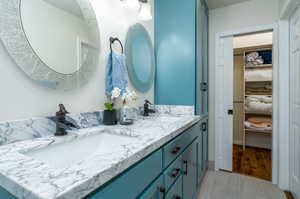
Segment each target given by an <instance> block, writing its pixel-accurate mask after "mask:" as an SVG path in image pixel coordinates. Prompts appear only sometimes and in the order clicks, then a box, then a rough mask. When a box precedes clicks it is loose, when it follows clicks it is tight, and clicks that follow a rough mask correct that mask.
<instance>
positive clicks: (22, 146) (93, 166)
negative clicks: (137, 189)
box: [0, 114, 200, 199]
mask: <svg viewBox="0 0 300 199" xmlns="http://www.w3.org/2000/svg"><path fill="white" fill-rule="evenodd" d="M199 120H200V117H198V116H193V115H181V116H171V115H162V114H161V115H155V116H151V117H147V118H142V117H141V118H140V119H138V120H137V121H136V122H135V123H134V124H133V125H131V126H120V125H116V126H97V127H93V128H87V129H81V130H78V131H72V132H69V135H67V136H64V137H53V136H48V137H44V138H37V139H32V140H27V141H21V142H16V143H12V144H7V145H3V146H1V147H0V185H1V186H2V187H3V188H5V189H6V190H8V191H9V192H11V193H12V194H14V195H15V196H16V197H18V198H20V199H54V198H55V199H80V198H83V197H84V196H86V195H88V194H89V193H91V192H92V191H94V190H96V189H97V188H99V187H100V186H101V185H103V184H104V183H106V182H108V181H109V180H111V179H112V178H114V177H115V176H117V175H119V174H120V173H122V172H123V171H125V170H126V169H127V168H129V167H130V166H132V165H133V164H135V163H137V162H138V161H140V160H142V159H143V158H144V157H146V156H147V155H149V154H150V153H152V152H154V151H155V150H156V149H158V148H160V147H161V146H162V145H164V144H165V143H166V142H168V141H170V140H171V139H172V138H174V137H176V136H177V135H179V134H180V133H182V132H183V131H184V130H185V129H187V128H189V127H190V126H192V125H193V124H195V123H196V122H198V121H199ZM100 133H111V134H115V135H124V136H130V137H133V138H134V139H132V142H130V143H129V144H126V145H123V146H122V147H116V148H112V149H111V150H110V152H109V153H107V154H104V155H103V154H97V151H96V152H95V153H93V154H92V155H91V156H89V157H88V158H86V159H84V160H82V161H80V162H78V163H75V164H72V165H71V166H69V167H66V168H54V167H52V166H50V165H48V164H46V163H44V162H41V161H38V160H36V159H33V158H32V157H30V156H27V155H25V153H26V152H30V151H35V150H37V149H41V148H44V147H47V146H52V145H56V144H59V143H65V142H72V141H74V140H78V139H81V138H83V137H87V136H91V135H94V134H100ZM70 153H72V151H70Z"/></svg>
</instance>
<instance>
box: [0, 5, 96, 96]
mask: <svg viewBox="0 0 300 199" xmlns="http://www.w3.org/2000/svg"><path fill="white" fill-rule="evenodd" d="M0 13H1V14H0V21H2V22H3V23H2V22H1V23H0V29H1V30H0V36H1V39H2V41H3V43H4V45H5V46H6V48H7V50H8V52H9V53H10V55H11V56H12V57H13V58H14V59H15V62H16V63H17V64H18V65H19V66H20V67H21V68H22V69H23V71H24V72H25V73H26V74H27V75H29V76H30V77H31V78H32V79H34V80H35V81H37V82H38V83H40V84H42V85H44V86H47V87H51V88H57V89H64V90H67V89H72V88H75V87H78V86H81V85H82V84H84V83H86V82H87V81H88V79H89V77H90V76H91V75H92V74H93V72H94V71H95V68H96V66H97V63H98V59H99V56H100V55H99V53H100V50H99V48H100V41H99V40H100V39H99V36H100V35H99V29H98V24H97V20H96V16H95V13H94V11H93V8H92V6H91V5H90V2H89V0H1V3H0Z"/></svg>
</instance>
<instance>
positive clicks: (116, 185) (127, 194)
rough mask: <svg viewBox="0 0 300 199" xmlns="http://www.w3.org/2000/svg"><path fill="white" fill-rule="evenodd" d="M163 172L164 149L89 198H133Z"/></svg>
mask: <svg viewBox="0 0 300 199" xmlns="http://www.w3.org/2000/svg"><path fill="white" fill-rule="evenodd" d="M161 172H162V150H159V151H156V152H155V153H153V154H152V155H150V156H149V157H147V158H146V159H144V160H142V161H141V162H140V163H138V164H137V165H135V166H134V167H132V168H130V169H129V170H127V171H126V172H125V173H123V174H122V175H121V176H119V177H117V178H116V179H115V180H113V181H112V182H111V183H109V184H107V185H106V186H105V187H103V188H100V189H99V191H97V192H95V193H93V194H91V195H89V196H88V197H87V198H89V199H112V198H113V199H121V198H122V199H133V198H136V197H137V196H138V195H139V194H141V193H142V192H143V191H144V190H145V189H146V188H147V186H149V184H150V183H151V182H153V180H154V179H155V178H156V177H157V176H159V174H161Z"/></svg>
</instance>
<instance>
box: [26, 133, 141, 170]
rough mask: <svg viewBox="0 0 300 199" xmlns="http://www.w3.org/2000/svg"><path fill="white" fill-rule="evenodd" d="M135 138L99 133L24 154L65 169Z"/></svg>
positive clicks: (130, 141)
mask: <svg viewBox="0 0 300 199" xmlns="http://www.w3.org/2000/svg"><path fill="white" fill-rule="evenodd" d="M135 139H137V138H135V137H129V136H123V135H115V134H109V133H99V134H96V135H91V136H88V137H83V138H78V139H76V140H74V141H71V142H66V143H60V144H57V145H53V146H49V147H45V148H41V149H38V150H35V151H30V152H27V153H25V155H27V156H30V157H32V158H34V159H36V160H39V161H41V162H44V163H46V164H48V165H49V166H51V167H54V168H66V167H69V166H72V165H73V164H75V163H79V162H80V161H82V160H85V159H87V158H88V157H90V156H92V155H93V154H95V153H97V154H99V155H102V154H103V155H104V154H107V153H110V152H111V151H112V150H115V149H117V148H118V147H119V148H120V147H122V146H123V145H127V144H130V143H132V142H133V141H134V140H135Z"/></svg>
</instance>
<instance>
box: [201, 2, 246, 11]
mask: <svg viewBox="0 0 300 199" xmlns="http://www.w3.org/2000/svg"><path fill="white" fill-rule="evenodd" d="M206 1H207V5H208V7H209V9H215V8H222V7H226V6H229V5H232V4H236V3H241V2H245V1H248V0H206Z"/></svg>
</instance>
